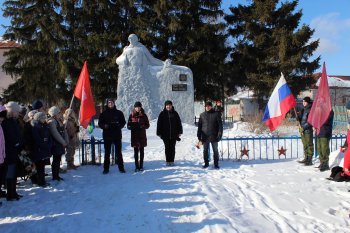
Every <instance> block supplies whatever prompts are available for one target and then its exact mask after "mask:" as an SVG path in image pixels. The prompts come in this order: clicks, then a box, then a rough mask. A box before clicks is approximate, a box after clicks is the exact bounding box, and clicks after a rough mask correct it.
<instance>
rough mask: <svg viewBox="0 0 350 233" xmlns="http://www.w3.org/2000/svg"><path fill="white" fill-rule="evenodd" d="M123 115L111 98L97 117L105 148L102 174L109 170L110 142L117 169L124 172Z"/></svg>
mask: <svg viewBox="0 0 350 233" xmlns="http://www.w3.org/2000/svg"><path fill="white" fill-rule="evenodd" d="M125 124H126V122H125V117H124V114H123V112H122V111H120V110H117V108H116V107H115V104H114V100H113V99H108V100H107V109H106V110H105V111H103V112H102V113H101V115H100V117H99V119H98V126H99V127H100V128H101V129H103V134H102V136H103V141H104V148H105V158H104V163H103V168H104V169H103V174H107V173H108V172H109V165H110V158H109V157H110V154H111V147H112V143H114V146H115V152H116V156H117V164H118V168H119V171H120V172H121V173H125V169H124V161H123V155H122V131H121V129H122V128H123V127H124V126H125Z"/></svg>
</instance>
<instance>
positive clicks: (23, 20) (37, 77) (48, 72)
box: [3, 0, 64, 105]
mask: <svg viewBox="0 0 350 233" xmlns="http://www.w3.org/2000/svg"><path fill="white" fill-rule="evenodd" d="M58 7H59V4H58V1H56V0H48V1H33V0H27V1H25V0H24V1H5V2H4V16H5V17H10V18H11V25H10V26H9V27H7V29H6V32H5V34H4V39H10V40H14V41H18V43H19V44H20V47H18V48H14V49H11V50H10V51H8V52H7V53H5V56H6V57H7V60H6V62H5V63H4V65H3V69H4V70H5V72H6V73H8V74H10V75H11V76H12V77H14V78H16V77H17V78H18V80H17V82H18V83H15V84H13V85H11V86H10V87H9V88H8V90H7V91H6V92H5V93H4V94H5V97H7V98H8V99H11V100H16V101H20V102H23V103H28V102H31V101H32V100H33V99H36V98H39V99H43V100H44V101H45V102H47V104H48V105H51V104H52V103H55V102H56V101H57V99H58V98H60V93H62V90H60V87H61V86H63V85H64V80H63V79H61V77H60V76H59V75H58V70H57V66H56V64H57V62H58V53H57V51H58V48H59V47H60V39H59V38H60V30H59V25H60V22H61V20H62V18H61V16H60V15H59V14H58V13H57V9H58ZM61 97H62V95H61Z"/></svg>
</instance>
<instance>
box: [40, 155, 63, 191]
mask: <svg viewBox="0 0 350 233" xmlns="http://www.w3.org/2000/svg"><path fill="white" fill-rule="evenodd" d="M45 164H46V161H45V160H39V161H37V162H35V166H36V181H37V184H38V185H40V186H41V185H45V184H46V181H45ZM58 169H59V168H58Z"/></svg>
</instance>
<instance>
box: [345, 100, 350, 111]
mask: <svg viewBox="0 0 350 233" xmlns="http://www.w3.org/2000/svg"><path fill="white" fill-rule="evenodd" d="M346 109H347V110H350V100H349V101H348V102H347V103H346Z"/></svg>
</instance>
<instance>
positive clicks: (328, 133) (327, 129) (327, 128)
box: [317, 110, 334, 138]
mask: <svg viewBox="0 0 350 233" xmlns="http://www.w3.org/2000/svg"><path fill="white" fill-rule="evenodd" d="M333 118H334V112H333V110H331V112H330V113H329V116H328V119H327V120H326V122H325V123H324V124H323V125H322V127H321V129H320V133H319V134H318V135H317V137H319V138H331V137H332V128H333Z"/></svg>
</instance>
